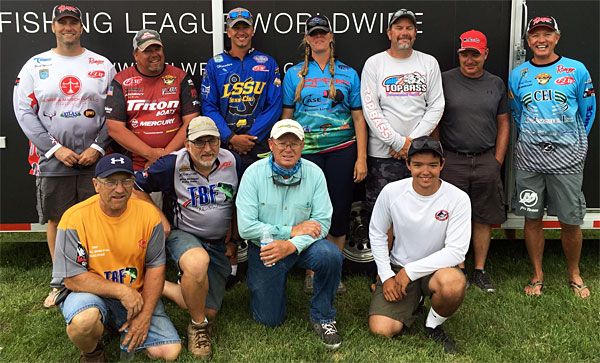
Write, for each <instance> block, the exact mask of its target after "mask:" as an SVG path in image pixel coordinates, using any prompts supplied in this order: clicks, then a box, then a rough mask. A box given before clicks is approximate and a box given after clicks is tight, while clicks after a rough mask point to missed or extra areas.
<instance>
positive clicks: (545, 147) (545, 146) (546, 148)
mask: <svg viewBox="0 0 600 363" xmlns="http://www.w3.org/2000/svg"><path fill="white" fill-rule="evenodd" d="M540 148H541V149H542V152H544V153H549V152H552V151H554V145H552V143H551V142H541V143H540Z"/></svg>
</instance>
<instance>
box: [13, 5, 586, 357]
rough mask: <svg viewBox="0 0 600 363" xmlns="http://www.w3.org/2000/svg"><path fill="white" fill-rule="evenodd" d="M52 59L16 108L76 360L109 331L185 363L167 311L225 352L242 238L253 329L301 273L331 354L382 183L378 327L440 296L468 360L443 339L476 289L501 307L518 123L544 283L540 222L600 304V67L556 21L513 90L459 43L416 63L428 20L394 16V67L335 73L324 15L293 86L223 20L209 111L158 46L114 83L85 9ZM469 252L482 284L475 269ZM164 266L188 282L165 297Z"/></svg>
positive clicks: (74, 14) (372, 229)
mask: <svg viewBox="0 0 600 363" xmlns="http://www.w3.org/2000/svg"><path fill="white" fill-rule="evenodd" d="M52 15H53V18H52V31H53V32H54V33H55V35H56V41H57V45H56V48H53V49H51V50H49V51H46V52H44V53H41V54H38V55H36V56H34V57H32V58H31V59H30V60H29V61H28V62H27V63H26V64H25V66H24V67H23V69H22V70H21V72H20V73H19V76H18V78H17V80H16V82H15V92H14V109H15V114H16V117H17V120H18V122H19V125H20V126H21V128H22V129H23V131H24V133H25V134H26V136H27V137H28V139H29V140H30V143H31V146H30V153H29V159H30V162H31V165H32V174H34V175H36V187H37V193H36V194H37V208H38V212H39V216H40V223H47V224H48V227H47V238H48V245H49V248H50V253H51V257H52V260H53V273H52V283H51V285H52V286H53V287H54V289H53V291H52V292H51V293H50V294H49V296H48V297H47V299H46V301H45V302H44V304H45V306H53V305H56V306H58V307H59V308H60V309H61V311H62V313H63V315H64V317H65V320H66V323H67V334H68V336H69V338H70V339H71V341H72V342H73V343H74V344H75V345H76V346H77V347H78V348H79V349H80V350H81V359H82V361H103V359H104V357H105V356H104V347H103V345H102V342H101V339H100V338H101V336H102V333H103V331H104V325H105V324H106V325H110V326H112V327H113V328H115V329H117V330H119V331H120V332H121V333H122V338H121V343H120V346H121V349H122V350H123V351H127V352H135V351H142V350H143V351H144V353H145V354H147V355H148V356H149V357H155V358H162V359H165V360H174V359H176V358H177V357H178V355H179V352H180V350H181V341H180V339H179V335H178V333H177V331H176V329H175V328H174V326H173V324H172V323H171V321H170V320H169V318H168V317H167V315H166V314H165V312H164V307H163V305H162V302H161V300H160V297H161V296H165V297H167V298H169V299H171V300H173V301H174V302H176V303H177V305H178V306H180V307H181V308H182V309H186V310H187V311H188V312H189V314H190V320H191V321H190V323H189V325H188V327H187V343H188V345H187V346H188V350H189V351H190V352H191V353H193V355H194V356H196V357H198V358H201V359H208V358H210V357H211V355H212V347H211V338H210V329H209V327H210V322H211V321H213V320H214V319H215V317H216V315H217V313H218V311H219V310H220V309H221V306H222V301H223V297H224V294H225V289H226V285H227V283H228V280H231V277H232V276H234V275H236V268H237V265H236V259H235V257H236V251H237V243H236V241H237V240H239V239H240V238H241V239H245V240H247V241H249V242H250V243H249V247H248V272H247V283H248V288H249V290H250V309H251V312H252V315H253V318H254V320H255V321H257V322H259V323H261V324H264V325H267V326H271V327H274V326H278V325H281V324H282V323H283V322H284V320H285V316H286V279H287V274H288V272H289V271H290V270H291V269H292V268H293V267H300V268H303V269H306V278H305V282H304V290H305V291H306V292H308V293H311V294H313V296H312V298H311V299H310V314H309V315H310V323H311V325H312V327H313V328H314V330H315V332H316V334H317V335H318V337H319V338H320V339H321V341H322V342H323V343H324V344H325V345H327V346H328V347H330V348H337V347H339V346H340V344H341V337H340V334H339V332H338V329H337V326H336V321H335V316H336V309H335V307H334V299H335V296H336V293H341V292H343V291H344V290H345V289H346V287H345V286H344V285H343V283H342V282H341V271H342V261H343V255H342V249H343V246H344V243H345V240H346V235H347V234H348V230H349V220H350V208H351V204H352V200H353V195H354V193H353V188H354V184H355V183H358V182H361V181H363V180H365V179H366V200H365V203H364V208H363V211H362V213H361V219H362V223H363V224H364V225H368V226H369V239H370V242H371V248H372V252H373V256H374V258H375V262H376V265H377V272H378V277H377V283H376V286H375V289H374V293H373V298H372V301H371V306H370V308H369V329H370V330H371V331H372V332H373V333H375V334H379V335H384V336H394V335H397V334H399V333H400V332H401V331H402V329H403V328H404V327H405V326H410V325H411V324H412V323H413V322H414V320H415V318H416V316H417V315H418V314H419V313H420V312H421V311H422V310H423V300H424V297H426V296H429V297H430V299H431V308H430V310H429V313H428V315H427V317H426V319H425V332H426V333H427V335H428V336H429V337H431V338H432V339H433V340H435V341H437V342H439V343H441V344H442V345H443V348H444V351H445V352H447V353H454V352H455V351H456V346H455V343H454V341H453V340H452V339H451V338H449V337H448V336H447V335H446V334H445V332H444V330H443V329H442V323H443V322H444V321H445V320H446V319H447V318H448V317H449V316H450V315H452V314H453V313H454V312H455V311H456V310H457V309H458V308H459V307H460V305H461V303H462V301H463V298H464V296H465V289H466V286H467V280H468V281H469V282H470V283H471V284H473V285H475V286H477V287H479V288H481V289H483V290H484V291H487V292H494V291H495V286H494V285H493V284H492V282H491V280H490V278H489V275H488V274H487V273H486V271H485V269H484V267H485V260H486V256H487V252H488V249H489V245H490V238H491V225H492V224H498V223H503V222H504V221H505V219H506V211H505V205H504V191H503V186H502V181H501V177H500V169H501V166H502V163H503V162H504V158H505V154H506V151H507V146H508V142H509V138H510V137H509V129H510V121H509V111H510V108H511V106H512V110H513V116H514V118H515V121H516V126H517V128H518V131H519V136H518V139H517V140H515V141H516V151H515V169H516V182H517V198H518V201H517V203H516V204H515V206H516V207H515V213H516V214H517V215H523V216H525V240H526V244H527V248H528V251H529V254H530V257H531V261H532V264H533V269H534V272H533V275H532V278H531V280H530V282H529V283H528V284H527V286H526V287H525V293H526V294H528V295H539V294H541V293H542V290H543V287H544V280H543V272H542V254H543V247H544V239H543V230H542V225H541V220H542V217H543V215H544V207H545V206H547V207H548V214H557V215H558V218H559V221H560V223H561V226H562V230H563V235H562V242H563V248H564V252H565V255H566V258H567V262H568V274H569V286H570V287H571V288H572V289H573V291H574V293H575V294H576V295H578V296H580V297H582V298H585V297H587V296H589V294H590V289H589V288H588V287H587V286H586V284H585V283H584V282H583V280H582V279H581V276H580V272H579V256H580V253H581V244H582V236H581V230H580V228H579V225H581V224H582V222H583V215H584V213H585V199H584V197H583V194H582V192H581V186H582V171H583V165H584V161H585V155H586V151H587V134H589V131H590V129H591V126H592V123H593V121H594V117H595V97H594V88H593V85H592V81H591V79H590V76H589V73H588V72H587V70H586V69H585V66H584V65H583V64H581V63H580V62H577V61H575V60H572V59H568V58H566V57H562V56H560V55H558V54H557V53H556V52H555V47H556V45H557V43H558V40H559V38H560V32H559V30H558V25H557V23H556V20H555V19H554V18H552V17H536V18H534V19H532V20H531V21H530V22H529V24H528V27H527V42H528V44H529V47H530V49H531V50H532V52H533V58H532V59H531V60H530V61H528V62H526V63H524V64H523V65H521V66H519V67H518V68H516V69H515V70H513V72H512V73H511V74H510V79H509V87H508V92H507V89H506V87H505V85H504V83H503V81H502V80H501V79H500V78H499V77H497V76H495V75H492V74H490V73H489V72H487V71H485V70H484V69H483V66H484V63H485V60H486V59H487V57H488V56H489V52H490V50H489V48H488V47H487V39H486V37H485V35H484V34H483V33H481V32H479V31H476V30H470V31H467V32H465V33H463V34H462V35H461V37H460V41H461V43H460V44H461V45H460V48H459V49H458V60H459V64H460V66H459V67H457V68H455V69H451V70H449V71H446V72H444V73H441V72H440V68H439V65H438V63H437V61H436V59H435V58H434V57H432V56H431V55H428V54H425V53H423V52H420V51H418V50H415V49H414V48H413V45H414V43H415V40H416V36H417V20H416V17H415V14H414V13H413V12H412V11H409V10H406V9H400V10H398V11H396V12H395V13H393V15H392V16H391V17H390V21H389V25H388V29H387V36H388V38H389V40H390V48H389V49H387V50H385V51H383V52H381V53H378V54H375V55H374V56H372V57H370V58H369V59H368V60H367V62H366V63H365V65H364V68H363V71H362V77H361V78H359V76H358V74H357V72H356V71H355V70H354V69H352V68H351V67H350V66H348V65H346V64H344V63H343V62H341V61H340V60H338V59H337V58H336V56H335V52H334V50H335V46H334V44H335V41H334V36H333V31H332V27H331V23H330V21H329V19H327V17H325V16H323V15H316V16H312V17H310V18H309V19H308V20H307V21H306V28H305V34H304V38H303V40H302V47H303V49H304V60H303V61H302V62H301V63H299V64H297V65H294V66H293V67H291V68H290V69H289V70H288V72H287V73H286V74H285V77H284V78H283V80H282V78H281V75H280V72H279V67H278V65H277V62H276V61H275V60H274V59H273V58H272V57H271V56H269V55H267V54H265V53H261V52H259V51H256V50H254V49H253V48H252V46H251V42H252V37H253V36H254V18H253V16H252V14H251V12H250V11H249V10H247V9H244V8H235V9H233V10H231V11H229V12H228V14H227V17H226V21H225V23H226V32H227V36H228V37H229V39H230V40H231V48H230V49H228V50H226V51H224V52H223V53H221V54H218V55H215V56H214V57H212V58H211V59H210V61H209V62H208V64H207V66H206V71H205V73H204V75H203V79H202V85H201V87H200V94H198V93H197V90H196V86H195V85H194V83H193V81H192V79H191V78H190V77H189V75H187V74H186V73H185V72H184V71H183V70H181V69H178V68H176V67H173V66H170V65H167V64H165V60H164V52H163V42H162V40H161V37H160V34H159V33H158V32H156V31H154V30H150V29H142V30H140V31H139V32H137V33H136V35H135V37H134V39H133V57H134V59H135V61H136V64H135V66H132V67H129V68H126V69H125V70H123V71H121V72H119V73H116V71H115V68H114V67H113V66H112V64H111V63H110V61H109V60H108V59H106V58H105V57H102V56H100V55H98V54H96V53H93V52H91V51H90V50H88V49H86V48H84V47H82V46H81V42H80V37H81V35H82V33H83V26H82V23H81V15H82V14H81V11H80V10H79V9H78V8H77V7H75V6H72V5H57V6H56V7H55V8H54V10H53V14H52ZM471 239H472V240H473V250H474V255H475V262H474V270H473V272H472V274H471V275H470V277H468V275H467V272H466V268H465V264H464V263H465V255H466V252H467V250H468V247H469V243H470V240H471ZM167 254H168V256H169V259H170V260H171V261H172V262H173V264H174V265H175V266H176V269H177V270H178V272H179V280H178V282H177V283H175V282H169V281H165V277H164V276H165V264H166V260H167Z"/></svg>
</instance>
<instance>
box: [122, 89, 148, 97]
mask: <svg viewBox="0 0 600 363" xmlns="http://www.w3.org/2000/svg"><path fill="white" fill-rule="evenodd" d="M124 91H125V94H126V95H127V96H139V95H143V94H144V89H143V88H125V89H124Z"/></svg>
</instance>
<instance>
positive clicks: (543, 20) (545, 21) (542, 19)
mask: <svg viewBox="0 0 600 363" xmlns="http://www.w3.org/2000/svg"><path fill="white" fill-rule="evenodd" d="M540 26H545V27H547V28H550V29H552V30H554V31H556V32H558V31H559V30H558V23H557V22H556V19H554V18H553V17H551V16H536V17H535V18H533V19H531V20H529V23H527V33H529V32H530V31H532V30H533V29H535V28H537V27H540Z"/></svg>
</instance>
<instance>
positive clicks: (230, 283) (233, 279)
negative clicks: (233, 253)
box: [225, 275, 242, 290]
mask: <svg viewBox="0 0 600 363" xmlns="http://www.w3.org/2000/svg"><path fill="white" fill-rule="evenodd" d="M241 280H242V279H241V278H240V276H239V275H229V276H228V277H227V282H226V283H225V290H230V289H231V288H233V287H234V286H235V285H237V284H239V283H240V282H242V281H241Z"/></svg>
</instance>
